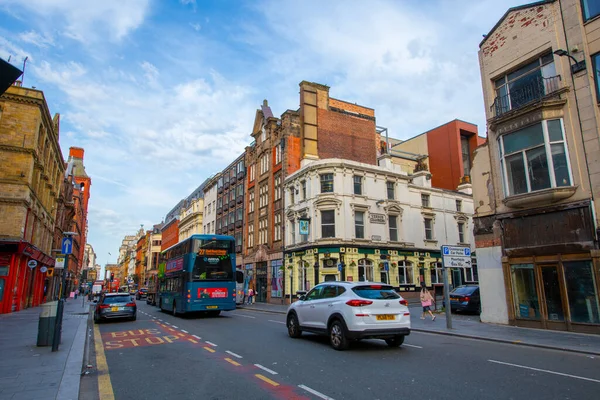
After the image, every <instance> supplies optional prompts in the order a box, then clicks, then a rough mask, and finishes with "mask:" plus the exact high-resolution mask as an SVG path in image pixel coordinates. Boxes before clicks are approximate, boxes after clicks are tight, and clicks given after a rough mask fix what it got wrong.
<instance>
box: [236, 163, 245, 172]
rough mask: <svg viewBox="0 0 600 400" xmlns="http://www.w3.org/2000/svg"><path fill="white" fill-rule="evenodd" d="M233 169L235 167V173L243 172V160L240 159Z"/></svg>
mask: <svg viewBox="0 0 600 400" xmlns="http://www.w3.org/2000/svg"><path fill="white" fill-rule="evenodd" d="M235 169H236V173H238V174H239V173H240V172H244V162H243V161H240V162H239V163H238V164H237V165H236V167H235Z"/></svg>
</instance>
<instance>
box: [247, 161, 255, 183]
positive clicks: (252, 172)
mask: <svg viewBox="0 0 600 400" xmlns="http://www.w3.org/2000/svg"><path fill="white" fill-rule="evenodd" d="M255 167H256V165H254V164H252V165H251V166H250V167H249V168H248V171H249V173H248V179H250V182H252V181H253V180H254V179H255V178H256V169H255Z"/></svg>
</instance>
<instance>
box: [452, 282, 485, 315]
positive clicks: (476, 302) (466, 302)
mask: <svg viewBox="0 0 600 400" xmlns="http://www.w3.org/2000/svg"><path fill="white" fill-rule="evenodd" d="M450 310H451V311H453V312H456V311H468V312H473V313H477V314H480V313H481V298H480V297H479V286H478V285H462V286H457V287H455V288H454V289H453V290H452V291H451V292H450Z"/></svg>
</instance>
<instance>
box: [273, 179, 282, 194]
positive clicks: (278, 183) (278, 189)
mask: <svg viewBox="0 0 600 400" xmlns="http://www.w3.org/2000/svg"><path fill="white" fill-rule="evenodd" d="M273 180H274V182H275V183H274V188H275V193H274V196H275V197H274V200H279V199H281V175H277V176H276V177H275V178H274V179H273Z"/></svg>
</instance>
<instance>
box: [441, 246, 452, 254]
mask: <svg viewBox="0 0 600 400" xmlns="http://www.w3.org/2000/svg"><path fill="white" fill-rule="evenodd" d="M442 251H443V252H444V255H445V256H447V255H449V254H450V249H449V248H448V246H442Z"/></svg>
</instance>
